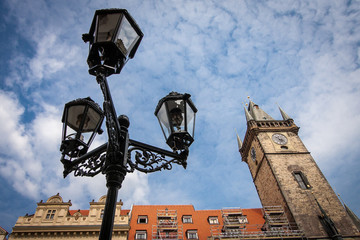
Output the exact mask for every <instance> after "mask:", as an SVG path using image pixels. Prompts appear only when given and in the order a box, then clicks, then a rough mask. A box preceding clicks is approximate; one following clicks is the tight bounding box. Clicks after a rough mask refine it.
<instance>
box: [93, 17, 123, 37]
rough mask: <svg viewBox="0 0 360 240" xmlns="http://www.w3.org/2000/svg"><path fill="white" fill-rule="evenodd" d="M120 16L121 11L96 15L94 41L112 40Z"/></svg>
mask: <svg viewBox="0 0 360 240" xmlns="http://www.w3.org/2000/svg"><path fill="white" fill-rule="evenodd" d="M120 17H121V13H111V14H100V15H98V17H97V40H96V42H109V41H111V40H112V38H113V36H114V34H115V31H116V27H117V24H118V21H119V18H120Z"/></svg>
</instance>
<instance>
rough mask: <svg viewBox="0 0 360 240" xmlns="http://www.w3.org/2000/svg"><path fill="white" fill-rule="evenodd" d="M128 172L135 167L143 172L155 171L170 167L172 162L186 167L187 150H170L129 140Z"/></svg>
mask: <svg viewBox="0 0 360 240" xmlns="http://www.w3.org/2000/svg"><path fill="white" fill-rule="evenodd" d="M129 145H130V147H129V151H128V168H127V171H128V172H133V171H134V170H135V169H136V170H138V171H140V172H144V173H150V172H156V171H160V170H170V169H172V164H173V163H175V164H179V165H182V166H183V167H184V168H186V165H187V163H186V159H187V156H188V153H189V152H188V150H187V149H184V150H183V151H181V152H179V153H177V152H170V151H167V150H164V149H161V148H157V147H154V146H151V145H148V144H145V143H142V142H138V141H135V140H131V139H130V140H129Z"/></svg>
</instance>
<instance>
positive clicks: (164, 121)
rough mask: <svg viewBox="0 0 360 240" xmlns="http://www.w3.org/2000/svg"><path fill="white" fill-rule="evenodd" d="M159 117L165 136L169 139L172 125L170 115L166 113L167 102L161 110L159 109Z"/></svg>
mask: <svg viewBox="0 0 360 240" xmlns="http://www.w3.org/2000/svg"><path fill="white" fill-rule="evenodd" d="M157 118H158V120H159V122H160V126H161V129H162V131H163V133H164V136H165V138H166V139H168V137H169V135H170V133H171V131H170V126H169V120H168V116H167V113H166V107H165V103H163V104H162V106H161V108H160V110H159V111H158V113H157Z"/></svg>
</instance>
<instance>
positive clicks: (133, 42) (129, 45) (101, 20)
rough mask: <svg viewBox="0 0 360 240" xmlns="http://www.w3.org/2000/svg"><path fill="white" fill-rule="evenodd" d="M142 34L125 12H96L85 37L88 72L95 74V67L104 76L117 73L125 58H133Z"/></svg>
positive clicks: (108, 10)
mask: <svg viewBox="0 0 360 240" xmlns="http://www.w3.org/2000/svg"><path fill="white" fill-rule="evenodd" d="M142 37H143V33H142V32H141V30H140V28H139V27H138V25H137V24H136V22H135V20H134V19H133V18H132V17H131V16H130V14H129V13H128V12H127V10H126V9H102V10H97V11H96V12H95V15H94V19H93V22H92V24H91V27H90V31H89V33H88V34H83V40H84V41H85V42H90V49H89V56H88V60H87V62H88V65H89V73H90V74H92V75H96V73H97V71H98V69H99V67H101V69H102V70H103V69H105V70H106V74H107V75H111V74H113V73H120V71H121V69H122V67H123V66H124V65H125V63H126V62H127V60H128V59H129V58H133V57H134V55H135V52H136V50H137V48H138V46H139V44H140V41H141V39H142Z"/></svg>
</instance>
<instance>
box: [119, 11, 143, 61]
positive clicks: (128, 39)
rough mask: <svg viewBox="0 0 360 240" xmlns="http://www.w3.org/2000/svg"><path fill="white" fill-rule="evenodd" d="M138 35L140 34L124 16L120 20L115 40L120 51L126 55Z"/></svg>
mask: <svg viewBox="0 0 360 240" xmlns="http://www.w3.org/2000/svg"><path fill="white" fill-rule="evenodd" d="M139 37H140V36H139V35H138V34H137V33H136V31H135V30H134V28H133V27H132V26H131V24H130V23H129V21H128V20H127V18H126V17H124V18H123V19H122V21H121V25H120V29H119V33H118V35H117V38H116V41H115V44H116V46H117V47H118V48H119V49H120V51H121V52H122V53H124V54H125V55H128V53H129V52H130V51H131V49H132V48H133V47H134V45H135V43H136V42H137V40H138V39H139Z"/></svg>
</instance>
